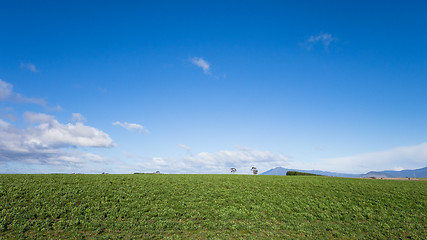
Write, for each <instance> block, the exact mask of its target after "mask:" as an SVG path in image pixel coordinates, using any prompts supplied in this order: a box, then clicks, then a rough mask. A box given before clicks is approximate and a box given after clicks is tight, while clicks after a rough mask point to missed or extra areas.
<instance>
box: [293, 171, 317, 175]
mask: <svg viewBox="0 0 427 240" xmlns="http://www.w3.org/2000/svg"><path fill="white" fill-rule="evenodd" d="M286 176H322V175H317V174H313V173H305V172H297V171H287V172H286Z"/></svg>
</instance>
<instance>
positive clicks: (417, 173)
mask: <svg viewBox="0 0 427 240" xmlns="http://www.w3.org/2000/svg"><path fill="white" fill-rule="evenodd" d="M381 173H385V174H389V175H392V176H395V177H410V178H427V167H425V168H419V169H414V170H402V171H381Z"/></svg>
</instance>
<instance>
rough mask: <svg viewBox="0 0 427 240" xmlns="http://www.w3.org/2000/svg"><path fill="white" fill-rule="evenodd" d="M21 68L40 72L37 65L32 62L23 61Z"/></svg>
mask: <svg viewBox="0 0 427 240" xmlns="http://www.w3.org/2000/svg"><path fill="white" fill-rule="evenodd" d="M21 68H23V69H26V70H28V71H30V72H34V73H35V72H38V70H37V68H36V66H35V65H34V64H32V63H21Z"/></svg>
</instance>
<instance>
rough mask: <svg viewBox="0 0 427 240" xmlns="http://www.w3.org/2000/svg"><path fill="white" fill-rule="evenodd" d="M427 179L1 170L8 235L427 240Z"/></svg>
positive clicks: (2, 216) (3, 234)
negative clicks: (18, 172)
mask: <svg viewBox="0 0 427 240" xmlns="http://www.w3.org/2000/svg"><path fill="white" fill-rule="evenodd" d="M426 214H427V182H426V181H392V180H369V179H347V178H332V177H311V176H301V177H299V176H293V177H286V176H249V175H246V176H245V175H157V174H133V175H61V174H59V175H0V239H3V238H48V239H61V238H72V239H81V238H99V239H103V238H105V239H111V238H123V239H132V238H134V239H140V238H146V239H153V238H154V239H156V238H170V239H187V238H193V239H194V238H195V239H211V238H219V239H233V238H249V239H250V238H254V239H257V238H258V239H272V238H273V239H274V238H276V239H283V238H285V239H286V238H287V239H303V238H312V239H331V238H335V239H398V238H408V239H427V216H426Z"/></svg>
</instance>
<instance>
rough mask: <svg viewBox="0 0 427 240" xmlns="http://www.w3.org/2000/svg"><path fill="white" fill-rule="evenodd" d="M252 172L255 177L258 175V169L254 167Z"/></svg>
mask: <svg viewBox="0 0 427 240" xmlns="http://www.w3.org/2000/svg"><path fill="white" fill-rule="evenodd" d="M251 171H252V173H253V174H254V175H257V174H258V169H257V168H256V167H252V168H251Z"/></svg>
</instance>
